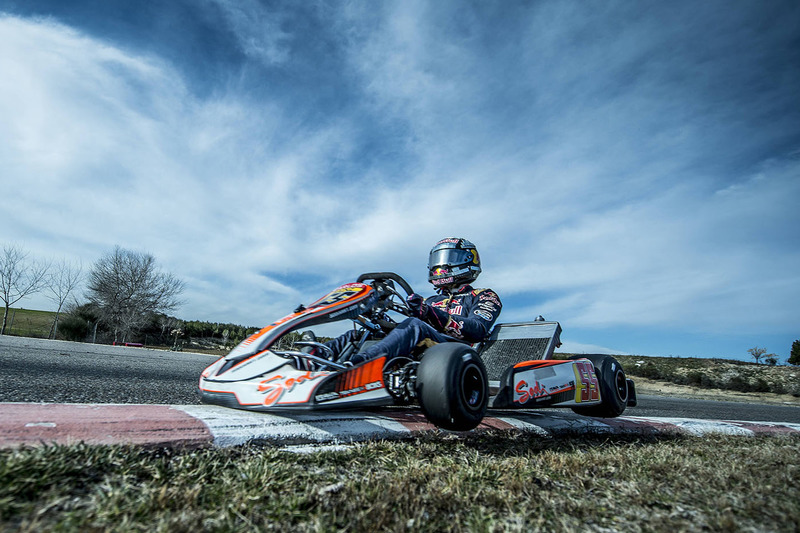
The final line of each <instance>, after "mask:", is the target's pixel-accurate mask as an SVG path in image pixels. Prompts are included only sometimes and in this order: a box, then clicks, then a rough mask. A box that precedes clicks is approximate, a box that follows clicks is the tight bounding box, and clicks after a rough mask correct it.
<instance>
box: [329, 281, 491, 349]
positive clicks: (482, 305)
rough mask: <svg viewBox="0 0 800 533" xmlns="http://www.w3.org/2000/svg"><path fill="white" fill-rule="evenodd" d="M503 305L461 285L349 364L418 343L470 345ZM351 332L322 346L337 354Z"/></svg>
mask: <svg viewBox="0 0 800 533" xmlns="http://www.w3.org/2000/svg"><path fill="white" fill-rule="evenodd" d="M502 307H503V304H502V303H501V302H500V298H499V297H498V296H497V294H496V293H495V292H494V291H492V290H491V289H474V288H472V287H471V286H470V285H462V286H461V287H459V288H457V289H455V290H453V291H452V292H450V293H442V294H438V295H435V296H431V297H429V298H427V299H426V300H425V302H424V303H423V304H422V305H420V306H419V308H418V310H413V311H415V312H416V314H417V316H412V317H409V318H407V319H405V320H404V321H402V322H401V323H400V324H398V325H397V327H396V328H394V329H393V330H392V331H391V332H390V333H389V334H388V335H387V336H386V337H385V338H383V339H381V340H380V341H378V342H377V343H375V344H373V345H372V346H370V347H368V348H366V349H365V350H363V351H362V352H361V353H358V354H356V355H354V356H353V357H352V358H351V361H352V363H353V364H359V363H361V362H363V361H367V360H369V359H373V358H375V357H379V356H381V355H385V356H386V359H387V360H391V359H394V358H395V357H399V356H406V355H408V354H410V353H411V352H412V351H413V350H414V348H415V347H416V346H417V345H418V344H419V343H421V342H423V341H425V340H426V339H429V340H431V341H433V342H435V343H441V342H465V343H468V344H472V343H475V342H480V341H482V340H484V339H485V338H486V337H488V335H489V332H490V331H491V330H492V326H493V325H494V323H495V321H497V317H498V316H499V315H500V311H501V309H502ZM354 334H355V332H353V331H348V332H347V333H345V334H344V335H342V336H340V337H338V338H336V339H333V340H331V341H329V342H327V343H326V345H327V346H328V347H330V348H331V349H332V350H333V352H334V353H335V354H339V353H340V352H341V351H342V350H343V349H344V347H345V346H346V345H347V343H348V342H350V341H351V340H353V338H354Z"/></svg>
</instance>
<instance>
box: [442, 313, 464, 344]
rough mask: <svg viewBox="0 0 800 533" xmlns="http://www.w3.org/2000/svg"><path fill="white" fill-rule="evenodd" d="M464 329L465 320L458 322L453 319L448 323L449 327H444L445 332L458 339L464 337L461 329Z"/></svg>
mask: <svg viewBox="0 0 800 533" xmlns="http://www.w3.org/2000/svg"><path fill="white" fill-rule="evenodd" d="M463 327H464V321H463V320H460V321H456V320H453V319H452V318H451V319H450V320H449V321H448V322H447V325H446V326H445V327H444V332H445V333H447V334H449V335H452V336H453V337H456V338H459V339H460V338H461V337H462V335H463V334H462V333H461V329H462V328H463Z"/></svg>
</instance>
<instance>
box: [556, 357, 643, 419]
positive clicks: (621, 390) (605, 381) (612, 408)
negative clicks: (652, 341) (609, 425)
mask: <svg viewBox="0 0 800 533" xmlns="http://www.w3.org/2000/svg"><path fill="white" fill-rule="evenodd" d="M570 359H589V360H590V361H591V362H592V365H594V369H595V373H596V375H597V381H598V384H599V385H600V396H601V399H602V403H601V404H600V405H590V406H586V407H573V408H572V410H573V411H575V412H576V413H578V414H579V415H586V416H598V417H602V418H613V417H616V416H619V415H621V414H622V413H623V412H624V411H625V407H627V405H628V396H629V394H630V391H629V390H628V379H627V377H626V376H625V371H624V370H622V365H620V364H619V361H617V360H616V359H614V358H613V357H611V356H610V355H585V356H575V357H570Z"/></svg>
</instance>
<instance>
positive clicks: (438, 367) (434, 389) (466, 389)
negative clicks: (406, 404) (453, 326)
mask: <svg viewBox="0 0 800 533" xmlns="http://www.w3.org/2000/svg"><path fill="white" fill-rule="evenodd" d="M417 399H418V400H419V404H420V407H421V408H422V413H423V414H424V415H425V417H426V418H427V419H428V420H430V421H431V422H432V423H433V424H435V425H436V426H439V427H441V428H444V429H450V430H453V431H469V430H470V429H473V428H475V427H476V426H477V425H478V424H480V423H481V420H483V416H484V415H485V414H486V407H487V405H488V403H489V378H488V376H487V374H486V368H485V367H484V366H483V361H481V358H480V357H479V356H478V354H477V353H476V352H475V350H473V349H472V348H470V347H469V346H467V345H464V344H460V343H457V342H444V343H441V344H437V345H435V346H432V347H430V348H428V349H427V350H425V353H424V354H423V356H422V361H421V362H420V364H419V367H418V369H417Z"/></svg>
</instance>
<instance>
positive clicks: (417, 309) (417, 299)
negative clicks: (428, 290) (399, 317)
mask: <svg viewBox="0 0 800 533" xmlns="http://www.w3.org/2000/svg"><path fill="white" fill-rule="evenodd" d="M406 303H407V304H408V310H409V311H410V312H411V316H413V317H415V318H421V319H424V318H425V315H426V314H427V312H428V306H427V305H425V299H424V298H423V297H422V296H420V295H419V294H416V293H413V294H409V295H408V298H406Z"/></svg>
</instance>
